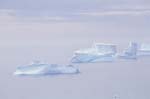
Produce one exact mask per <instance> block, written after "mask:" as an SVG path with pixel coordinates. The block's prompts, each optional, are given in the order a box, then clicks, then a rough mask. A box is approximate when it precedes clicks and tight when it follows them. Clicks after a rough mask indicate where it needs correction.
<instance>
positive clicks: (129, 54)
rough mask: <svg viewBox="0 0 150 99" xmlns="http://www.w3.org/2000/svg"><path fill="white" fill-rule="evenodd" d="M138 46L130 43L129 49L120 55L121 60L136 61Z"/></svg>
mask: <svg viewBox="0 0 150 99" xmlns="http://www.w3.org/2000/svg"><path fill="white" fill-rule="evenodd" d="M137 49H138V44H137V43H135V42H130V44H129V46H128V48H126V49H125V50H124V51H123V53H121V54H118V57H119V58H124V59H136V58H137Z"/></svg>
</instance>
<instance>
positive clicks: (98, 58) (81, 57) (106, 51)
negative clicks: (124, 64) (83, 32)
mask: <svg viewBox="0 0 150 99" xmlns="http://www.w3.org/2000/svg"><path fill="white" fill-rule="evenodd" d="M115 54H116V45H112V44H104V43H96V44H94V46H93V47H92V48H87V49H80V50H77V51H75V52H74V55H73V57H72V59H71V62H73V63H92V62H110V61H113V60H114V58H115Z"/></svg>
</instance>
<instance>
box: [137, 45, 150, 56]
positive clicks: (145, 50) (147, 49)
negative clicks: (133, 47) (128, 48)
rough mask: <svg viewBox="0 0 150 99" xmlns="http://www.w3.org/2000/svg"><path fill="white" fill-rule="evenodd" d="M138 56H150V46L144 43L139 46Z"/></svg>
mask: <svg viewBox="0 0 150 99" xmlns="http://www.w3.org/2000/svg"><path fill="white" fill-rule="evenodd" d="M138 56H150V44H147V43H143V44H141V45H139V48H138Z"/></svg>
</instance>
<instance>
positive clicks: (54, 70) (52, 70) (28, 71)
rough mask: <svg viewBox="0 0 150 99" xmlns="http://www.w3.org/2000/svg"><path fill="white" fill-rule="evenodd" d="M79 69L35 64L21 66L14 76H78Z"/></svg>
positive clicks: (70, 66) (69, 66)
mask: <svg viewBox="0 0 150 99" xmlns="http://www.w3.org/2000/svg"><path fill="white" fill-rule="evenodd" d="M77 73H79V69H78V68H77V67H74V66H73V65H58V64H45V63H39V62H34V63H32V64H29V65H26V66H20V67H18V68H17V70H16V71H15V72H14V75H24V76H27V75H33V76H36V75H38V76H40V75H56V74H77Z"/></svg>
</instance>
